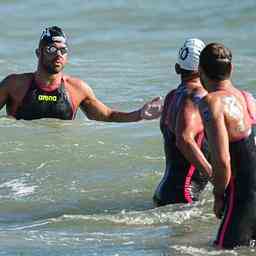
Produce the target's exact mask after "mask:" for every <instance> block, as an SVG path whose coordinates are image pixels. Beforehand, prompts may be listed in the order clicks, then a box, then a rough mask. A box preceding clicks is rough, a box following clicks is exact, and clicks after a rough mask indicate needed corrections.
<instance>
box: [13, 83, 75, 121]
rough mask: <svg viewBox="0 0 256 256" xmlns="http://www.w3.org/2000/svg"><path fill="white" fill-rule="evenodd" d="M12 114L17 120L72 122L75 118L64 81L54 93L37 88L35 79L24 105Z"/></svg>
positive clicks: (23, 102)
mask: <svg viewBox="0 0 256 256" xmlns="http://www.w3.org/2000/svg"><path fill="white" fill-rule="evenodd" d="M11 114H12V115H13V116H14V117H15V118H16V119H25V120H32V119H39V118H58V119H63V120H71V119H73V118H74V116H75V112H74V110H73V107H72V102H71V99H70V96H69V94H68V92H67V90H66V89H65V86H64V81H63V79H62V82H61V84H60V86H59V87H58V88H57V89H55V90H53V91H44V90H43V89H41V88H39V87H38V86H37V84H36V82H35V79H33V80H32V81H31V85H30V87H29V89H28V91H27V93H26V95H25V97H24V98H23V101H22V104H21V105H20V106H19V107H18V109H17V111H16V112H15V113H11Z"/></svg>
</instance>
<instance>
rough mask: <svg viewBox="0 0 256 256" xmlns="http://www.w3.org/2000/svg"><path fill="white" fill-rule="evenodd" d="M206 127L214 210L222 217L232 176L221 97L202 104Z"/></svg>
mask: <svg viewBox="0 0 256 256" xmlns="http://www.w3.org/2000/svg"><path fill="white" fill-rule="evenodd" d="M200 112H201V115H202V118H203V121H204V127H205V131H206V134H207V138H208V141H209V148H210V152H211V163H212V167H213V186H214V188H213V194H214V198H215V202H214V211H215V214H216V216H217V217H218V218H220V217H221V211H222V207H223V203H224V202H223V198H224V193H225V189H226V187H227V186H228V184H229V181H230V177H231V164H230V153H229V137H228V131H227V128H226V124H225V116H224V112H223V107H222V105H221V102H220V100H219V99H217V100H215V101H214V100H209V99H206V100H205V101H204V102H203V103H202V105H201V106H200Z"/></svg>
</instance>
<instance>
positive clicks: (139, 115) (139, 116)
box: [138, 108, 144, 121]
mask: <svg viewBox="0 0 256 256" xmlns="http://www.w3.org/2000/svg"><path fill="white" fill-rule="evenodd" d="M143 119H144V114H143V108H141V109H139V110H138V121H141V120H143Z"/></svg>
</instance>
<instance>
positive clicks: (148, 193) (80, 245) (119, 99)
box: [0, 0, 256, 256]
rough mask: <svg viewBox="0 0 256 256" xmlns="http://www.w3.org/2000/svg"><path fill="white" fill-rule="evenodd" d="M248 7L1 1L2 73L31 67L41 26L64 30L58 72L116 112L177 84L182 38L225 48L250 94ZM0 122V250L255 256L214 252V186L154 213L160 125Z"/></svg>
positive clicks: (253, 19) (251, 21) (253, 33)
mask: <svg viewBox="0 0 256 256" xmlns="http://www.w3.org/2000/svg"><path fill="white" fill-rule="evenodd" d="M255 11H256V4H255V1H254V0H244V1H238V0H234V1H229V0H223V1H208V0H207V1H206V0H198V1H185V0H177V1H173V0H168V1H167V0H159V1H153V0H147V1H146V0H144V1H142V0H129V1H124V0H123V1H122V0H108V1H105V0H95V1H92V0H84V1H80V0H73V1H70V2H68V1H64V0H59V1H54V2H53V1H49V0H46V1H32V0H27V1H25V2H24V1H17V0H9V1H7V0H0V23H1V27H0V35H1V36H0V64H1V72H0V78H1V79H2V78H4V77H5V76H6V75H8V74H10V73H22V72H30V71H33V70H35V69H36V65H37V59H36V55H35V54H34V51H35V49H36V47H37V44H38V39H39V37H40V34H41V32H42V29H43V28H44V27H46V26H51V25H59V26H61V27H62V28H63V29H64V30H65V32H66V34H67V35H68V37H69V44H70V49H71V51H70V57H69V64H68V65H67V66H66V68H65V72H66V73H67V74H70V75H73V76H77V77H79V78H81V79H83V80H84V81H86V82H87V83H88V84H89V85H90V86H91V87H92V89H93V90H94V92H95V94H96V95H97V97H98V98H99V99H100V100H102V101H103V102H104V103H105V104H107V105H108V106H110V107H112V108H115V109H119V110H122V111H132V110H135V109H138V108H140V107H141V106H142V105H143V103H144V102H145V101H147V100H150V99H151V98H152V97H155V96H159V95H160V96H165V95H166V94H167V93H168V91H169V90H171V89H172V88H174V87H176V85H177V84H178V83H179V79H178V77H177V76H176V75H175V72H174V65H175V61H176V56H177V49H178V48H179V47H180V46H181V45H182V43H183V41H184V40H185V39H186V38H189V37H198V38H201V39H203V40H204V41H205V42H206V43H208V42H212V41H220V42H222V43H224V44H225V45H226V46H228V47H229V48H230V49H231V50H232V51H233V57H234V74H233V81H234V83H235V84H236V85H237V86H238V87H240V88H243V89H248V90H250V91H251V92H252V93H253V94H255V93H256V90H255V84H256V78H255V67H256V58H255V56H256V54H255V41H256V28H255V23H256V16H255ZM0 114H1V118H0V129H1V136H0V173H1V175H0V255H19V256H21V255H22V256H27V255H36V256H37V255H40V256H41V255H48V256H53V255H63V256H67V255H72V256H73V255H74V256H78V255H79V256H80V255H106V256H108V255H109V256H110V255H111V256H126V255H127V256H128V255H129V256H144V255H147V256H159V255H161V256H178V255H193V256H200V255H202V256H205V255H221V256H224V255H242V256H243V255H246V256H250V255H255V250H254V249H248V248H240V249H236V250H232V251H219V250H216V249H214V248H213V247H212V242H213V241H214V239H215V235H216V232H217V228H218V225H219V222H218V220H216V218H215V217H214V215H213V212H212V202H213V199H212V196H211V189H212V188H211V186H210V185H209V186H208V187H207V189H206V191H205V192H204V194H203V195H202V198H201V201H200V202H199V203H197V204H194V205H171V206H166V207H161V208H154V207H153V203H152V195H153V192H154V190H155V188H156V186H157V184H158V183H159V181H160V179H161V177H162V175H163V171H164V153H163V145H162V137H161V134H160V130H159V120H154V121H143V122H138V123H129V124H118V123H102V122H94V121H89V120H87V118H86V117H85V116H84V115H83V114H82V112H79V113H78V115H77V117H76V120H74V121H59V120H49V119H48V120H47V119H42V120H35V121H15V120H12V119H8V118H6V117H5V110H4V109H2V111H1V113H0Z"/></svg>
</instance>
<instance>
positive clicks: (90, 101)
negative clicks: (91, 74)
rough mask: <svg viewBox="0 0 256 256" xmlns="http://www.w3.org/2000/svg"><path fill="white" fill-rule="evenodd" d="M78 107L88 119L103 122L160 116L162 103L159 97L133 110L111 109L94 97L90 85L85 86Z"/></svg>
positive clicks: (137, 119) (128, 120)
mask: <svg viewBox="0 0 256 256" xmlns="http://www.w3.org/2000/svg"><path fill="white" fill-rule="evenodd" d="M80 107H81V109H82V111H83V112H84V113H85V114H86V116H87V117H88V118H89V119H92V120H97V121H105V122H137V121H140V120H143V119H146V120H151V119H155V118H158V117H160V114H161V111H162V103H161V99H160V98H155V99H153V100H151V101H150V102H147V103H146V104H145V105H144V106H143V107H142V108H140V109H138V110H135V111H133V112H120V111H117V110H113V109H111V108H109V107H108V106H106V105H105V104H104V103H102V102H101V101H100V100H98V99H97V98H96V96H95V95H94V93H93V91H92V89H91V88H90V87H87V88H86V93H85V98H84V100H83V101H82V102H81V104H80Z"/></svg>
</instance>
